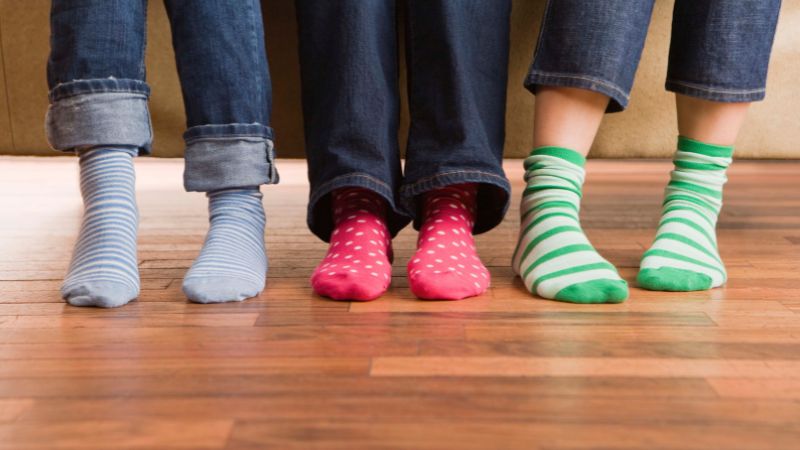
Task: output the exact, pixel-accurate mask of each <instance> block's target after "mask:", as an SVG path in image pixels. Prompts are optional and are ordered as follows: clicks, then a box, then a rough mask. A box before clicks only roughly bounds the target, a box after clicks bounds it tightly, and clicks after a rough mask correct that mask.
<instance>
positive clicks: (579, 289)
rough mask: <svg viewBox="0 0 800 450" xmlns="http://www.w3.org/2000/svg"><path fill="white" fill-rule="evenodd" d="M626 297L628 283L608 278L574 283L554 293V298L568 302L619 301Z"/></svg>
mask: <svg viewBox="0 0 800 450" xmlns="http://www.w3.org/2000/svg"><path fill="white" fill-rule="evenodd" d="M627 298H628V283H626V282H625V281H624V280H610V279H600V280H592V281H586V282H583V283H576V284H573V285H571V286H567V287H565V288H564V289H562V290H560V291H558V293H556V295H555V300H559V301H562V302H570V303H621V302H623V301H625V299H627Z"/></svg>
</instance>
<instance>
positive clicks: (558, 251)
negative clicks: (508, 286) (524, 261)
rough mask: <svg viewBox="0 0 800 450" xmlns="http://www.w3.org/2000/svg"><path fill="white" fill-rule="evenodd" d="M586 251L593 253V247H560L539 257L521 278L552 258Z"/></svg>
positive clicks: (577, 245) (586, 245)
mask: <svg viewBox="0 0 800 450" xmlns="http://www.w3.org/2000/svg"><path fill="white" fill-rule="evenodd" d="M587 250H590V251H594V247H592V246H591V245H589V244H574V245H567V246H565V247H561V248H559V249H556V250H553V251H552V252H550V253H546V254H544V255H542V256H540V257H539V259H537V260H536V261H534V262H533V263H532V264H531V265H530V266H528V269H527V270H526V271H525V273H524V274H522V278H525V277H527V276H528V274H529V273H531V272H532V271H533V269H535V268H536V267H538V266H539V265H540V264H542V263H544V262H547V261H550V260H551V259H553V258H558V257H559V256H563V255H567V254H570V253H575V252H582V251H587Z"/></svg>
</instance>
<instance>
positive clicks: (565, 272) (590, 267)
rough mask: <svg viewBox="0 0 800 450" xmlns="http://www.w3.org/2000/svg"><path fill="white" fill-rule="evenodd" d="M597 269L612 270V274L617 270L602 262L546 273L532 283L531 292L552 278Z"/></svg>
mask: <svg viewBox="0 0 800 450" xmlns="http://www.w3.org/2000/svg"><path fill="white" fill-rule="evenodd" d="M597 269H609V270H612V271H614V272H616V270H617V269H615V268H614V266H612V265H611V263H609V262H607V261H603V262H599V263H593V264H585V265H583V266H576V267H570V268H569V269H564V270H559V271H557V272H553V273H548V274H547V275H544V276H542V277H541V278H538V279H537V280H536V282H535V283H533V289H532V290H534V291H535V290H536V288H537V287H539V285H540V284H542V282H543V281H547V280H551V279H553V278H558V277H561V276H564V275H570V274H573V273H578V272H588V271H590V270H597Z"/></svg>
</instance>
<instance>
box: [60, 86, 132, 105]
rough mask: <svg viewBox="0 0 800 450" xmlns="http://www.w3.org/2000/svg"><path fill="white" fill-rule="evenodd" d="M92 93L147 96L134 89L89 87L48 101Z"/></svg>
mask: <svg viewBox="0 0 800 450" xmlns="http://www.w3.org/2000/svg"><path fill="white" fill-rule="evenodd" d="M51 92H52V91H51ZM93 94H135V95H140V96H142V97H144V98H145V99H147V98H148V96H147V94H146V93H144V92H142V91H136V90H132V89H114V88H111V89H103V90H101V91H98V90H95V89H90V90H88V91H83V92H75V93H73V94H69V95H64V96H61V97H58V98H56V99H51V100H50V101H51V103H55V102H57V101H60V100H66V99H68V98H72V97H78V96H81V95H93Z"/></svg>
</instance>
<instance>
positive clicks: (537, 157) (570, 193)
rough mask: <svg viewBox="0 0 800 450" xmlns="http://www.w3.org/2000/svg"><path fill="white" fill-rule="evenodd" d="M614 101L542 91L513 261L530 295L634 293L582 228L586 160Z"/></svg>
mask: <svg viewBox="0 0 800 450" xmlns="http://www.w3.org/2000/svg"><path fill="white" fill-rule="evenodd" d="M608 101H609V99H608V97H607V96H605V95H603V94H600V93H597V92H592V91H588V90H583V89H573V88H554V87H543V88H541V89H540V90H539V91H538V94H537V97H536V116H535V118H534V142H535V143H536V145H535V148H536V150H534V151H533V152H531V155H530V156H529V157H528V158H527V159H526V160H525V168H526V174H525V180H526V182H527V187H526V189H525V191H524V192H523V193H522V206H521V207H520V214H521V215H522V219H521V223H520V234H519V242H518V243H517V248H516V250H515V252H514V257H513V260H512V264H513V267H514V271H515V272H516V273H517V274H518V275H520V277H522V280H523V283H524V284H525V286H526V287H527V288H528V290H530V291H531V292H535V293H537V294H538V295H540V296H542V297H544V298H550V299H555V300H562V301H570V302H575V303H605V302H620V301H622V300H625V298H626V297H627V295H628V291H627V287H626V284H625V282H624V281H622V280H621V279H620V277H619V275H618V274H617V271H616V269H615V268H614V266H612V265H611V264H610V263H609V262H608V261H606V260H605V259H603V257H602V256H600V255H599V254H598V253H597V251H595V249H594V247H592V245H591V243H590V242H589V240H588V239H587V238H586V235H585V234H584V233H583V230H582V228H581V224H580V218H579V215H578V211H579V210H580V198H581V195H582V193H581V188H582V185H583V179H584V170H583V166H584V163H585V155H586V154H587V153H588V152H589V147H590V146H591V144H592V141H594V137H595V134H596V133H597V129H598V127H599V125H600V121H601V120H602V118H603V115H604V113H605V111H606V107H607V105H608Z"/></svg>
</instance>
